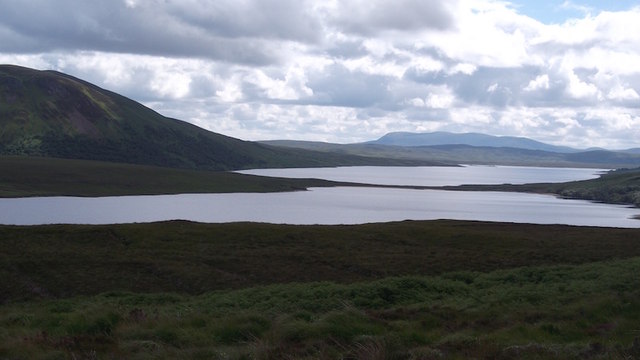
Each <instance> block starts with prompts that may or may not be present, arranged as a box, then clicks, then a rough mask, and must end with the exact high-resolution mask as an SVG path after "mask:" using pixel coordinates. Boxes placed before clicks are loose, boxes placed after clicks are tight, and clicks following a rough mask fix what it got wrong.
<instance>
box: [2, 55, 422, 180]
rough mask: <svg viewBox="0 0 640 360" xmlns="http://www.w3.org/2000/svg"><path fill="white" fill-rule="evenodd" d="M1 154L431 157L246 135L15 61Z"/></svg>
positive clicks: (301, 159)
mask: <svg viewBox="0 0 640 360" xmlns="http://www.w3.org/2000/svg"><path fill="white" fill-rule="evenodd" d="M0 155H28V156H45V157H60V158H70V159H86V160H102V161H112V162H125V163H133V164H145V165H156V166H165V167H179V168H195V169H207V170H229V169H242V168H255V167H291V166H336V165H363V164H367V165H395V164H401V165H418V164H422V165H425V162H421V163H418V162H416V161H413V162H398V161H397V160H393V161H387V160H384V159H372V158H367V157H361V156H355V155H339V154H325V153H318V152H314V151H300V150H292V149H282V148H277V147H273V146H269V145H263V144H258V143H254V142H249V141H242V140H239V139H235V138H231V137H228V136H224V135H220V134H216V133H213V132H210V131H207V130H204V129H201V128H199V127H197V126H194V125H191V124H189V123H186V122H183V121H180V120H176V119H170V118H167V117H164V116H162V115H160V114H158V113H157V112H155V111H153V110H151V109H149V108H147V107H145V106H144V105H142V104H140V103H137V102H135V101H133V100H131V99H128V98H126V97H124V96H121V95H118V94H116V93H113V92H111V91H108V90H105V89H102V88H100V87H97V86H95V85H92V84H90V83H88V82H85V81H83V80H80V79H77V78H74V77H72V76H69V75H66V74H62V73H59V72H55V71H38V70H33V69H28V68H23V67H19V66H12V65H0Z"/></svg>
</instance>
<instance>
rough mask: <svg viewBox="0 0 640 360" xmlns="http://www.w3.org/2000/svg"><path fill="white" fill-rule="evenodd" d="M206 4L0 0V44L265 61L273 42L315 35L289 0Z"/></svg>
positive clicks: (270, 58)
mask: <svg viewBox="0 0 640 360" xmlns="http://www.w3.org/2000/svg"><path fill="white" fill-rule="evenodd" d="M206 4H213V5H210V6H209V7H205V8H200V7H192V8H187V7H185V6H184V5H174V4H171V3H169V5H166V6H165V5H164V2H162V3H160V2H158V1H152V2H144V3H142V2H141V3H140V4H139V5H137V6H136V7H134V8H129V7H127V6H126V4H125V3H124V2H122V1H112V0H96V1H91V2H87V1H79V0H61V1H55V2H53V1H47V0H34V1H28V2H27V1H25V2H19V3H18V2H14V1H9V0H3V1H2V0H0V8H2V12H0V24H2V26H3V28H4V29H3V30H0V36H2V37H1V38H0V51H4V52H17V53H20V52H25V53H37V52H48V51H55V50H95V51H105V52H115V53H133V54H150V55H160V56H185V57H187V56H195V57H203V58H210V59H214V60H222V61H228V62H239V63H246V64H266V63H273V62H275V61H277V60H278V57H279V54H278V45H277V43H278V42H279V41H290V40H291V41H313V40H314V39H315V37H316V32H317V29H318V27H319V25H318V22H317V21H315V20H314V19H313V18H311V17H310V15H308V14H306V13H305V12H304V7H303V5H301V4H300V3H299V2H295V1H292V0H286V1H285V0H282V1H256V2H255V3H251V4H249V5H248V4H247V3H246V2H237V1H235V2H228V3H224V4H221V3H219V2H211V3H206ZM234 4H240V5H235V6H234ZM196 5H197V4H196ZM214 5H215V6H214ZM223 10H224V11H223ZM16 36H18V37H19V38H21V40H20V41H15V40H13V39H15V37H16Z"/></svg>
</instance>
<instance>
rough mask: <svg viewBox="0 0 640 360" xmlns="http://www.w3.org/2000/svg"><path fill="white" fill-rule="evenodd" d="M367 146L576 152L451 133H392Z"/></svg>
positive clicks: (513, 139)
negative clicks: (473, 147) (466, 147)
mask: <svg viewBox="0 0 640 360" xmlns="http://www.w3.org/2000/svg"><path fill="white" fill-rule="evenodd" d="M369 144H378V145H396V146H436V145H469V146H479V147H507V148H516V149H527V150H541V151H549V152H559V153H569V152H578V151H579V150H576V149H572V148H570V147H566V146H556V145H550V144H545V143H542V142H540V141H536V140H532V139H528V138H525V137H514V136H493V135H487V134H480V133H451V132H446V131H436V132H430V133H411V132H392V133H388V134H386V135H384V136H383V137H381V138H379V139H377V140H374V141H370V142H369Z"/></svg>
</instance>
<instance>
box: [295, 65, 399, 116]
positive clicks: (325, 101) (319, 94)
mask: <svg viewBox="0 0 640 360" xmlns="http://www.w3.org/2000/svg"><path fill="white" fill-rule="evenodd" d="M325 71H326V72H325V73H324V74H317V75H316V76H314V77H312V78H310V79H309V82H308V83H307V86H309V87H310V88H311V89H312V90H313V93H314V99H313V101H312V103H315V104H317V105H333V106H347V107H367V106H375V105H376V104H379V103H380V102H383V101H385V99H388V98H389V92H388V88H387V83H388V81H389V80H388V78H387V77H385V76H381V75H370V74H365V73H362V72H358V71H356V72H351V71H349V69H347V68H345V67H344V66H342V65H332V66H330V67H328V68H327V69H326V70H325Z"/></svg>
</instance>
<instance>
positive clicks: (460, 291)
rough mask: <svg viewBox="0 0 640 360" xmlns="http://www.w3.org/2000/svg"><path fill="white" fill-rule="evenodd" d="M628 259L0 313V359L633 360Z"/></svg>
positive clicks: (83, 300) (638, 308)
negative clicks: (444, 359) (450, 359)
mask: <svg viewBox="0 0 640 360" xmlns="http://www.w3.org/2000/svg"><path fill="white" fill-rule="evenodd" d="M638 269H640V258H632V259H627V260H617V261H609V262H594V263H589V264H583V265H573V266H566V265H565V266H543V267H524V268H518V269H511V270H497V271H493V272H489V273H479V272H469V271H459V272H451V273H445V274H442V275H440V276H432V277H417V276H413V277H396V278H387V279H383V280H377V281H371V282H364V283H354V284H349V285H340V284H335V283H332V282H321V283H318V282H314V283H305V284H288V285H271V286H266V287H254V288H249V289H243V290H235V291H217V292H210V293H206V294H203V295H200V296H185V295H177V294H172V293H162V294H134V293H123V292H108V293H104V294H101V295H98V296H92V297H76V298H70V299H64V300H49V301H41V302H35V303H34V302H28V303H17V304H10V305H6V306H3V307H2V308H0V358H4V359H67V358H71V359H98V358H104V359H112V358H126V359H155V358H173V359H175V358H181V359H441V358H452V359H456V358H457V359H468V358H480V359H546V358H550V359H551V358H553V359H585V358H587V359H632V358H637V357H638V356H640V326H639V324H640V277H638V276H637V275H638Z"/></svg>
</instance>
